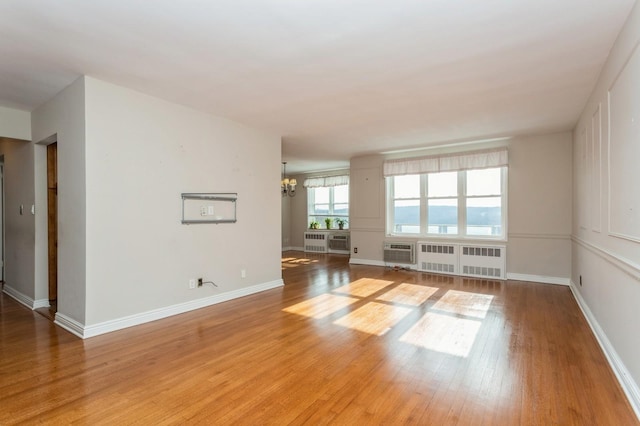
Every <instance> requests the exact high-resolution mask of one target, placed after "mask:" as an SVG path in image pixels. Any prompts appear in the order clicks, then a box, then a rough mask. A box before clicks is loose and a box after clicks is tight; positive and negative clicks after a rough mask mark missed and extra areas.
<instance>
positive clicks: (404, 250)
mask: <svg viewBox="0 0 640 426" xmlns="http://www.w3.org/2000/svg"><path fill="white" fill-rule="evenodd" d="M415 246H416V245H415V244H414V243H411V242H391V241H385V243H384V248H383V251H384V261H385V263H390V264H394V265H395V264H407V265H413V264H414V263H415Z"/></svg>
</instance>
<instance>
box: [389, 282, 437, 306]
mask: <svg viewBox="0 0 640 426" xmlns="http://www.w3.org/2000/svg"><path fill="white" fill-rule="evenodd" d="M438 290H439V289H438V288H437V287H426V286H423V285H415V284H406V283H403V284H400V285H399V286H397V287H396V288H392V289H391V290H389V291H388V292H386V293H384V294H382V295H380V296H378V297H376V300H382V301H385V302H393V303H402V304H403V305H411V306H420V305H422V304H423V303H424V302H426V301H427V299H428V298H430V297H431V296H433V294H434V293H435V292H436V291H438Z"/></svg>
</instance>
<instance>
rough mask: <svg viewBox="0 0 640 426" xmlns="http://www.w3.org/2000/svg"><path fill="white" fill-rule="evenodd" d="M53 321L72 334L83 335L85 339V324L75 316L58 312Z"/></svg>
mask: <svg viewBox="0 0 640 426" xmlns="http://www.w3.org/2000/svg"><path fill="white" fill-rule="evenodd" d="M53 323H54V324H56V325H59V326H60V327H62V328H64V329H65V330H67V331H68V332H70V333H72V334H75V335H76V336H78V337H81V338H83V339H84V337H85V336H84V326H83V325H82V324H81V323H79V322H78V321H76V320H74V319H73V318H70V317H68V316H66V315H64V314H61V313H60V312H56V317H55V319H54V321H53Z"/></svg>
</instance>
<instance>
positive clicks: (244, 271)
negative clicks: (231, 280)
mask: <svg viewBox="0 0 640 426" xmlns="http://www.w3.org/2000/svg"><path fill="white" fill-rule="evenodd" d="M240 278H247V270H246V269H241V270H240Z"/></svg>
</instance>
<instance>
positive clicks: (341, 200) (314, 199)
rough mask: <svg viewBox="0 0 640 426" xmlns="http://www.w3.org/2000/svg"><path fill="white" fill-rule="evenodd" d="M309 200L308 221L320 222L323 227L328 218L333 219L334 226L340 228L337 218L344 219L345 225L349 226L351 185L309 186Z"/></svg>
mask: <svg viewBox="0 0 640 426" xmlns="http://www.w3.org/2000/svg"><path fill="white" fill-rule="evenodd" d="M307 200H308V203H309V204H308V209H307V212H308V223H311V222H314V221H315V222H318V223H319V224H320V228H321V229H323V228H326V226H325V219H327V218H328V219H331V223H332V228H338V225H337V224H336V222H335V219H343V220H345V225H344V227H345V228H347V227H348V222H347V219H348V218H349V185H337V186H322V187H316V188H307Z"/></svg>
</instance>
